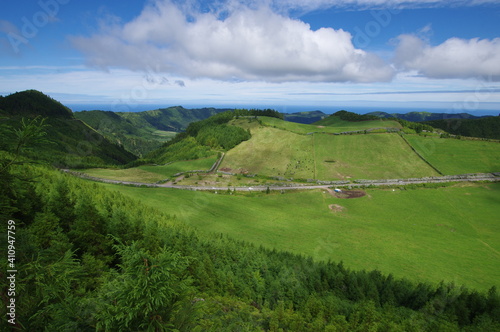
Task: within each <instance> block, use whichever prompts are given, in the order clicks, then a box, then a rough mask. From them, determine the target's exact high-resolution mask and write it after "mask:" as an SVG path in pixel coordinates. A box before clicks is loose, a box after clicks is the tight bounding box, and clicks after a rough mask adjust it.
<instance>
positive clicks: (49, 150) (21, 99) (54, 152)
mask: <svg viewBox="0 0 500 332" xmlns="http://www.w3.org/2000/svg"><path fill="white" fill-rule="evenodd" d="M0 109H1V110H0V119H1V120H2V123H4V124H5V125H9V126H11V127H12V128H14V129H15V130H14V131H7V132H4V133H2V141H3V142H4V143H6V144H7V146H13V145H14V143H13V142H12V141H13V140H15V139H16V135H15V134H16V131H19V130H20V127H21V125H22V123H23V121H25V122H26V121H32V120H33V119H37V120H36V121H41V120H42V118H43V119H44V120H43V123H44V131H45V133H46V142H45V143H46V144H44V145H40V146H37V149H36V150H31V151H26V152H25V153H26V154H29V156H30V157H31V158H35V159H37V160H44V161H47V162H49V163H51V164H52V165H54V166H56V167H61V168H64V167H72V168H85V167H102V166H106V165H122V164H126V163H128V162H131V161H133V160H135V159H137V157H136V156H135V155H134V154H132V153H131V152H129V151H127V150H125V149H124V148H123V147H122V146H121V145H118V144H114V143H112V142H110V141H109V140H108V139H107V138H106V137H104V136H102V135H101V134H100V133H98V132H97V131H95V130H94V129H93V128H91V127H90V126H89V125H88V124H86V123H84V122H82V121H81V120H78V119H75V117H74V116H73V113H72V112H71V110H69V109H68V108H67V107H65V106H64V105H62V104H61V103H59V102H58V101H55V100H54V99H52V98H50V97H49V96H46V95H44V94H43V93H41V92H39V91H36V90H28V91H23V92H18V93H15V94H12V95H9V96H6V97H2V98H1V99H0ZM23 119H24V120H23Z"/></svg>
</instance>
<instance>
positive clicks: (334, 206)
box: [328, 204, 345, 212]
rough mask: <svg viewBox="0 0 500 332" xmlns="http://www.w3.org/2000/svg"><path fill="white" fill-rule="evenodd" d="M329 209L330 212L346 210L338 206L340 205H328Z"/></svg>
mask: <svg viewBox="0 0 500 332" xmlns="http://www.w3.org/2000/svg"><path fill="white" fill-rule="evenodd" d="M328 208H329V209H330V210H332V211H333V212H342V211H344V209H345V208H344V207H343V206H342V205H338V204H330V205H328Z"/></svg>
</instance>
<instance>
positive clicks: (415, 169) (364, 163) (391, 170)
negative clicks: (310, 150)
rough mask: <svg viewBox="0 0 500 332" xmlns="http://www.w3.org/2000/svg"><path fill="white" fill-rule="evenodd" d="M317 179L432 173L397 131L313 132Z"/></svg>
mask: <svg viewBox="0 0 500 332" xmlns="http://www.w3.org/2000/svg"><path fill="white" fill-rule="evenodd" d="M313 139H314V149H315V151H314V155H315V160H316V174H317V176H318V178H319V179H345V178H355V179H394V178H412V177H425V176H436V175H438V173H437V172H436V171H434V170H433V169H432V168H431V167H430V166H429V165H428V164H426V163H425V162H424V161H423V160H422V159H421V158H420V157H418V156H417V154H415V153H414V152H413V151H412V150H411V148H410V147H409V146H408V144H406V142H405V141H404V140H403V139H401V137H400V136H399V135H398V134H369V135H353V136H349V135H340V136H332V135H326V134H314V136H313Z"/></svg>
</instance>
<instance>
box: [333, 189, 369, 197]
mask: <svg viewBox="0 0 500 332" xmlns="http://www.w3.org/2000/svg"><path fill="white" fill-rule="evenodd" d="M333 195H334V196H335V197H337V198H360V197H363V196H366V192H365V191H363V190H342V191H341V192H334V193H333Z"/></svg>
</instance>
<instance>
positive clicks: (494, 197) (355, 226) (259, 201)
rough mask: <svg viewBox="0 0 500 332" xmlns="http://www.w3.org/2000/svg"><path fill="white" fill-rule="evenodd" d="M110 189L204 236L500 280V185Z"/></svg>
mask: <svg viewBox="0 0 500 332" xmlns="http://www.w3.org/2000/svg"><path fill="white" fill-rule="evenodd" d="M102 185H104V186H106V187H108V188H109V189H112V190H118V191H120V192H122V193H123V194H125V195H127V196H131V197H135V198H138V199H141V201H143V202H144V203H145V204H148V205H151V206H154V207H156V208H158V209H161V210H162V211H164V212H166V213H169V214H171V215H176V216H177V217H178V218H179V219H180V220H181V221H183V222H185V223H186V224H188V225H191V226H193V227H195V228H197V229H199V230H200V231H202V232H206V233H224V234H228V235H230V236H231V237H233V238H236V239H240V240H245V241H249V242H252V243H255V244H257V245H263V246H265V247H268V248H276V249H279V250H287V251H291V252H294V253H299V254H304V255H309V256H312V257H313V258H315V259H317V260H327V259H331V260H333V261H343V262H344V264H345V265H346V266H347V267H349V268H353V269H367V270H370V269H378V270H380V271H382V272H384V273H392V274H394V275H395V276H397V277H406V278H409V279H411V280H414V281H430V282H439V281H441V280H445V281H453V282H455V283H456V284H465V285H467V286H469V287H473V288H477V289H480V290H486V289H488V288H489V287H491V286H492V285H496V286H497V287H498V286H500V269H499V266H500V238H499V237H498V234H499V232H500V224H499V223H498V215H499V212H500V210H499V206H500V184H474V185H472V184H468V185H463V184H460V185H456V186H453V187H444V188H439V189H416V190H399V189H396V190H394V191H393V190H392V189H390V190H382V189H370V190H368V191H367V195H366V196H364V197H362V198H358V199H338V198H335V197H332V196H331V195H330V194H329V193H326V192H323V191H321V190H315V191H307V192H296V193H287V194H270V195H266V194H264V193H262V194H254V195H253V197H249V196H243V195H235V196H233V195H221V194H219V195H216V194H212V193H207V192H192V191H179V190H174V189H164V188H136V187H127V186H118V185H110V184H102ZM331 204H337V205H339V206H341V207H342V208H343V211H339V212H334V211H332V210H330V208H329V205H331Z"/></svg>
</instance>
